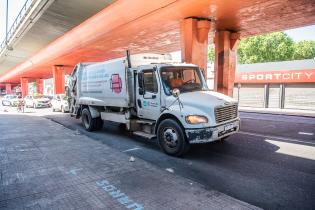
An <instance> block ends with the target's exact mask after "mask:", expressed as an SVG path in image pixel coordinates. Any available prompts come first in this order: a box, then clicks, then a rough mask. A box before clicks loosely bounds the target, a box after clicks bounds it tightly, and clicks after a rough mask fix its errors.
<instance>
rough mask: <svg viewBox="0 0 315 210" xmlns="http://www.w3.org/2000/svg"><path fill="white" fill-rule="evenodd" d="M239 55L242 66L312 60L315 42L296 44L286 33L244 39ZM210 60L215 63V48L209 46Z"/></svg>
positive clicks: (240, 45) (314, 55)
mask: <svg viewBox="0 0 315 210" xmlns="http://www.w3.org/2000/svg"><path fill="white" fill-rule="evenodd" d="M237 55H238V62H239V63H241V64H250V63H264V62H274V61H288V60H301V59H312V58H315V42H314V41H301V42H297V43H295V42H294V41H293V40H292V38H290V37H289V36H288V35H287V34H285V33H284V32H276V33H270V34H266V35H259V36H253V37H249V38H245V39H242V40H241V42H240V44H239V46H238V50H237ZM208 58H209V61H210V62H213V61H214V49H213V46H209V50H208Z"/></svg>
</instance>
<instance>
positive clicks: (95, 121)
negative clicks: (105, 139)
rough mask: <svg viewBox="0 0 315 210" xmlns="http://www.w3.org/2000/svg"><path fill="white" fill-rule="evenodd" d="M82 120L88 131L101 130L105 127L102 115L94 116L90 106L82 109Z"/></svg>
mask: <svg viewBox="0 0 315 210" xmlns="http://www.w3.org/2000/svg"><path fill="white" fill-rule="evenodd" d="M81 120H82V124H83V126H84V128H85V129H86V130H87V131H94V130H99V129H101V128H102V127H103V120H102V119H101V118H100V117H98V118H92V116H91V113H90V110H89V109H88V108H85V109H83V110H82V114H81Z"/></svg>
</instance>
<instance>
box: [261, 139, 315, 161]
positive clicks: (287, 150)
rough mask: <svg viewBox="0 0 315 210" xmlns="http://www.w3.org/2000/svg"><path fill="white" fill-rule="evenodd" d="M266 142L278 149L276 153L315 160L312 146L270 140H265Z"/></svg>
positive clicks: (314, 150) (314, 151) (314, 148)
mask: <svg viewBox="0 0 315 210" xmlns="http://www.w3.org/2000/svg"><path fill="white" fill-rule="evenodd" d="M266 142H268V143H270V144H273V145H276V146H277V147H279V149H278V150H277V151H276V152H277V153H281V154H285V155H290V156H295V157H300V158H306V159H309V160H315V147H313V146H307V145H301V144H294V143H288V142H281V141H275V140H271V139H266Z"/></svg>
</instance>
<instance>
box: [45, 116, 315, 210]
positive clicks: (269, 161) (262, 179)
mask: <svg viewBox="0 0 315 210" xmlns="http://www.w3.org/2000/svg"><path fill="white" fill-rule="evenodd" d="M46 111H47V110H41V111H40V112H46ZM45 117H46V118H49V119H51V120H53V121H55V122H57V123H60V124H62V125H64V126H66V127H68V128H70V129H73V130H74V132H79V133H81V134H82V135H87V136H89V137H91V138H92V139H94V140H96V141H100V142H102V143H104V144H106V145H108V146H110V147H112V148H115V149H117V150H119V151H122V152H125V153H127V154H129V155H130V156H134V157H135V158H141V159H143V160H146V161H148V162H150V163H152V164H154V165H156V166H158V167H160V168H162V169H163V170H166V169H168V170H169V169H172V170H173V171H174V173H176V174H177V175H180V176H183V177H186V178H189V179H191V180H194V181H196V182H198V183H200V184H202V185H204V186H206V187H207V188H209V189H215V190H218V191H220V192H222V193H225V194H227V195H230V196H232V197H235V198H237V199H240V200H243V201H245V202H248V203H250V204H253V205H256V206H258V207H262V208H264V209H315V118H307V117H294V116H281V115H270V114H253V113H241V119H242V126H241V132H240V133H238V134H235V135H233V136H231V137H229V138H228V139H227V140H226V141H225V142H214V143H210V144H201V145H195V146H193V147H192V149H191V150H190V152H189V153H188V154H187V155H185V156H184V157H183V158H174V157H170V156H167V155H165V154H164V153H163V152H161V151H160V150H159V147H158V146H157V144H156V142H155V141H154V140H151V141H148V140H146V139H143V138H140V137H137V136H133V135H130V134H129V133H128V132H126V131H125V130H124V129H123V128H122V126H119V125H118V124H114V123H105V125H104V127H103V129H102V130H101V131H98V132H93V133H89V132H86V131H85V130H84V129H83V127H82V126H81V122H80V120H76V119H73V118H70V117H69V115H68V114H53V113H51V114H48V115H46V116H45ZM312 134H313V135H312Z"/></svg>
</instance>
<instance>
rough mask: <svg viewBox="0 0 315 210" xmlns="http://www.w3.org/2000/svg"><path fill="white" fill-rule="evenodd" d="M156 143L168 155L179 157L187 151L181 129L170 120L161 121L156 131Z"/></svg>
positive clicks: (186, 143) (187, 147)
mask: <svg viewBox="0 0 315 210" xmlns="http://www.w3.org/2000/svg"><path fill="white" fill-rule="evenodd" d="M157 138H158V143H159V145H160V147H161V149H162V150H163V151H164V152H165V153H166V154H168V155H172V156H177V157H178V156H181V155H183V154H185V153H186V152H187V151H188V150H189V147H190V145H189V143H188V142H187V141H186V136H185V134H184V130H183V128H182V127H181V126H180V125H179V124H178V123H177V122H176V121H175V120H172V119H166V120H163V121H162V122H161V123H160V125H159V127H158V130H157Z"/></svg>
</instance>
